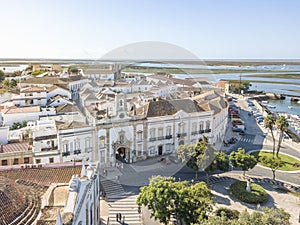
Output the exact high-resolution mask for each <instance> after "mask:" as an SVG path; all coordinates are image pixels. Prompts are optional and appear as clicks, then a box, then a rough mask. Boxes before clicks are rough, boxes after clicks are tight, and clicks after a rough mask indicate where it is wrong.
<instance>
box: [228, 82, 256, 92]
mask: <svg viewBox="0 0 300 225" xmlns="http://www.w3.org/2000/svg"><path fill="white" fill-rule="evenodd" d="M250 86H251V83H250V82H249V81H243V82H241V83H238V82H236V81H235V82H231V83H230V85H229V90H230V92H233V93H235V94H240V93H241V91H242V90H243V91H244V93H246V92H247V91H248V90H249V88H250Z"/></svg>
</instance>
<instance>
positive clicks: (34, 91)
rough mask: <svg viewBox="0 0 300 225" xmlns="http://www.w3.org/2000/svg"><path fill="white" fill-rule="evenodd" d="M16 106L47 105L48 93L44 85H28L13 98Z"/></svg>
mask: <svg viewBox="0 0 300 225" xmlns="http://www.w3.org/2000/svg"><path fill="white" fill-rule="evenodd" d="M12 101H13V103H14V105H16V106H46V104H47V94H46V89H45V88H43V87H37V86H36V87H34V86H33V87H27V88H23V89H21V91H20V94H19V95H18V96H15V97H14V98H13V99H12Z"/></svg>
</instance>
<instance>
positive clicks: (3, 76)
mask: <svg viewBox="0 0 300 225" xmlns="http://www.w3.org/2000/svg"><path fill="white" fill-rule="evenodd" d="M4 78H5V74H4V72H3V70H0V82H2V81H3V80H4Z"/></svg>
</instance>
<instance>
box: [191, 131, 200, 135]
mask: <svg viewBox="0 0 300 225" xmlns="http://www.w3.org/2000/svg"><path fill="white" fill-rule="evenodd" d="M198 133H199V132H198V131H192V132H191V134H192V135H196V134H198Z"/></svg>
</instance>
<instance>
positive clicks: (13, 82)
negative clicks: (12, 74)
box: [9, 79, 17, 88]
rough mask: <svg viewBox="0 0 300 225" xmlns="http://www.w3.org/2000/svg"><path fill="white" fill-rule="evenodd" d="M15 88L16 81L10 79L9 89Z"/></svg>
mask: <svg viewBox="0 0 300 225" xmlns="http://www.w3.org/2000/svg"><path fill="white" fill-rule="evenodd" d="M16 86H17V81H16V80H15V79H11V81H10V82H9V87H10V88H14V87H16Z"/></svg>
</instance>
